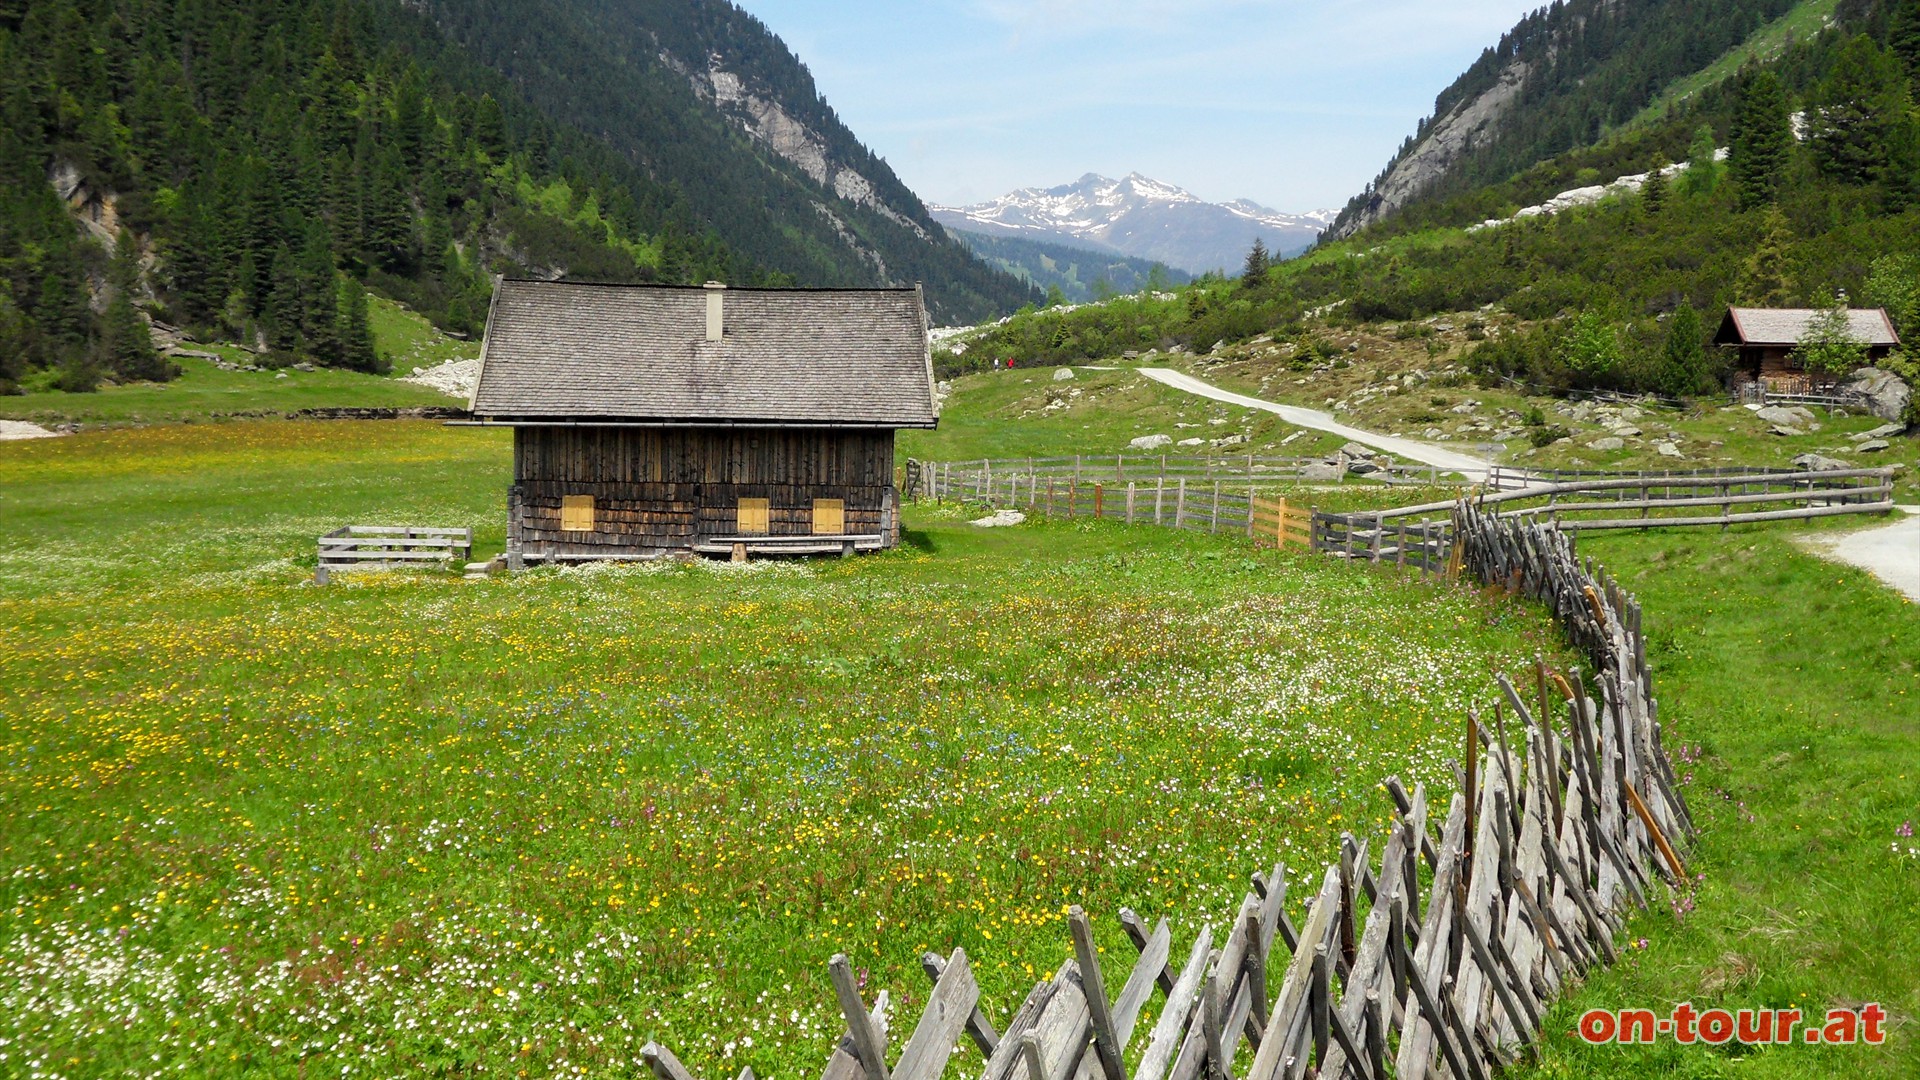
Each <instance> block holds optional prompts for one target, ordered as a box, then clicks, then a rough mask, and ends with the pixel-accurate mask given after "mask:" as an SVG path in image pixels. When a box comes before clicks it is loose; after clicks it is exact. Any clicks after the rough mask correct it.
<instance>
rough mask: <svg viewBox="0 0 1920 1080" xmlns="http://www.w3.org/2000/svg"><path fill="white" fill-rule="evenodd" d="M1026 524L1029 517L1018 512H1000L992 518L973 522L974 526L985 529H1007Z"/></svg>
mask: <svg viewBox="0 0 1920 1080" xmlns="http://www.w3.org/2000/svg"><path fill="white" fill-rule="evenodd" d="M1026 523H1027V515H1025V514H1023V513H1021V512H1020V511H1018V510H1000V511H997V512H995V513H994V515H993V516H992V517H983V518H981V519H980V520H978V521H975V522H973V524H975V525H978V526H979V527H981V528H983V529H1007V528H1012V527H1013V526H1015V525H1025V524H1026Z"/></svg>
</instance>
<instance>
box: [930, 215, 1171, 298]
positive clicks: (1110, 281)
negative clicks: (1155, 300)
mask: <svg viewBox="0 0 1920 1080" xmlns="http://www.w3.org/2000/svg"><path fill="white" fill-rule="evenodd" d="M951 232H952V233H953V235H954V236H956V237H959V239H960V241H961V242H962V243H964V244H966V245H967V246H968V247H970V248H972V249H973V253H974V254H975V255H977V256H979V257H980V258H981V259H983V260H985V261H986V262H987V264H988V265H990V266H994V267H997V268H999V269H1001V270H1004V271H1006V272H1007V273H1009V274H1012V275H1013V276H1015V277H1017V278H1019V279H1020V280H1022V281H1025V282H1028V283H1030V284H1032V285H1033V286H1035V287H1036V288H1040V289H1045V290H1048V292H1049V294H1051V292H1052V290H1054V289H1059V290H1060V296H1059V297H1058V298H1059V299H1065V300H1066V301H1067V302H1068V303H1070V304H1084V303H1087V302H1089V301H1092V300H1104V299H1106V298H1107V297H1109V296H1125V295H1128V294H1131V293H1137V292H1140V291H1142V290H1145V289H1156V290H1157V289H1170V288H1172V287H1174V286H1176V285H1185V284H1187V283H1188V282H1190V281H1192V280H1193V275H1192V274H1189V273H1187V272H1186V271H1185V270H1175V269H1174V268H1172V267H1170V266H1168V265H1167V264H1165V263H1161V262H1154V261H1153V260H1151V259H1136V258H1133V257H1132V256H1130V255H1121V254H1119V253H1117V252H1112V251H1097V250H1095V249H1093V248H1091V247H1087V246H1085V245H1082V244H1078V243H1075V244H1052V243H1048V242H1046V241H1044V240H1032V239H1028V238H1027V237H1024V236H991V235H988V234H987V233H979V232H968V231H967V230H965V229H953V230H951Z"/></svg>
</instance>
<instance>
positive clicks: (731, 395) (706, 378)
mask: <svg viewBox="0 0 1920 1080" xmlns="http://www.w3.org/2000/svg"><path fill="white" fill-rule="evenodd" d="M710 295H718V296H719V297H720V304H721V316H722V317H721V322H722V333H721V335H720V340H719V341H708V340H707V327H708V323H707V319H708V303H709V296H710ZM480 357H481V368H480V379H479V382H478V384H477V385H476V386H475V388H474V392H473V401H472V406H471V407H472V411H473V413H474V415H475V416H476V417H477V418H479V419H480V420H482V421H493V422H499V423H515V424H539V423H588V422H593V421H610V422H622V423H639V424H661V425H708V424H711V425H725V426H792V427H872V428H901V427H932V426H933V425H934V423H935V421H936V420H937V418H938V416H939V410H938V406H937V404H936V402H935V399H934V388H933V366H932V360H931V352H930V350H929V346H928V333H927V317H926V307H925V303H924V301H923V300H922V298H921V295H920V290H919V289H918V288H913V289H717V288H713V289H709V288H701V287H699V286H692V287H687V286H663V285H594V284H584V283H579V282H554V281H529V280H523V279H512V278H509V279H505V280H503V281H501V282H500V285H499V288H498V289H497V290H496V291H495V293H494V299H493V310H492V312H491V313H490V314H489V315H488V318H487V334H486V342H485V344H484V345H483V346H482V348H481V353H480Z"/></svg>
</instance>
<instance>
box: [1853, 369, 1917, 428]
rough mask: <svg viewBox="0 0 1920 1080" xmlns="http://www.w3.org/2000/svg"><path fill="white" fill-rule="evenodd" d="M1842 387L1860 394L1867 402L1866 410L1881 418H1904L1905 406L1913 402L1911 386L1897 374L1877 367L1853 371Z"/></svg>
mask: <svg viewBox="0 0 1920 1080" xmlns="http://www.w3.org/2000/svg"><path fill="white" fill-rule="evenodd" d="M1843 389H1845V390H1846V391H1847V392H1849V393H1853V394H1858V395H1860V397H1861V398H1863V399H1865V401H1866V403H1867V410H1868V411H1869V412H1871V413H1873V415H1875V416H1877V417H1879V418H1880V419H1882V420H1889V421H1894V422H1899V421H1903V420H1905V419H1906V418H1907V407H1908V406H1909V405H1911V404H1913V387H1911V386H1908V385H1907V383H1906V381H1905V380H1904V379H1902V378H1900V377H1899V376H1898V375H1895V374H1893V373H1892V372H1890V371H1882V370H1880V369H1879V368H1861V369H1859V370H1858V371H1855V372H1854V373H1853V375H1852V376H1850V377H1849V378H1848V379H1847V383H1846V386H1845V387H1843Z"/></svg>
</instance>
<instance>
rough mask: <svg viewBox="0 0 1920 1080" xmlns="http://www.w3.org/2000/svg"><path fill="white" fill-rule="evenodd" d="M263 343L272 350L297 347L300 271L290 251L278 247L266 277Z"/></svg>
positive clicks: (300, 316) (299, 321)
mask: <svg viewBox="0 0 1920 1080" xmlns="http://www.w3.org/2000/svg"><path fill="white" fill-rule="evenodd" d="M267 288H268V291H267V302H266V311H265V315H266V322H267V341H268V343H269V344H271V345H272V346H273V347H274V348H275V349H282V350H285V349H292V348H295V347H297V346H298V345H299V344H300V324H301V321H302V314H303V312H302V305H301V298H300V271H299V268H298V265H297V264H296V262H295V260H294V257H293V252H292V251H291V250H289V249H288V248H287V245H285V244H281V245H280V246H279V247H277V248H275V249H274V252H273V268H272V270H271V271H270V272H269V273H268V274H267Z"/></svg>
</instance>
